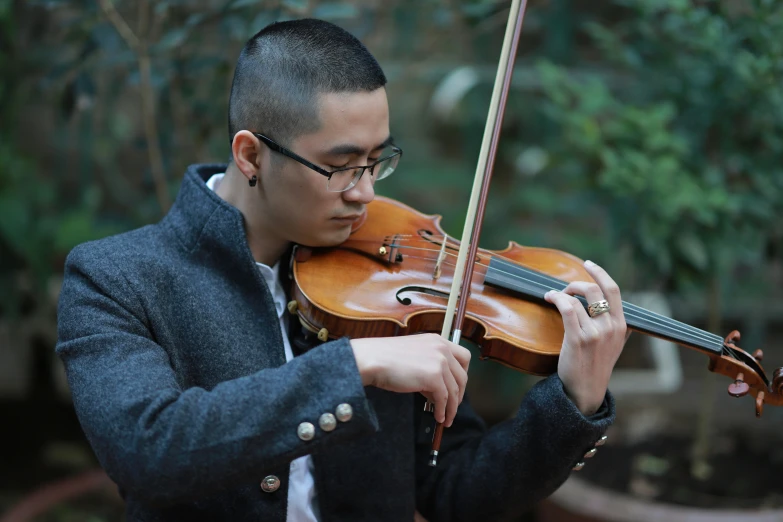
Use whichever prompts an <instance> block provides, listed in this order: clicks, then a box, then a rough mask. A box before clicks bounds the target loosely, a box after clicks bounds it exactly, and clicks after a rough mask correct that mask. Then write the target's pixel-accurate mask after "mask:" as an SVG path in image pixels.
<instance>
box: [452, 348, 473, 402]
mask: <svg viewBox="0 0 783 522" xmlns="http://www.w3.org/2000/svg"><path fill="white" fill-rule="evenodd" d="M449 364H450V365H451V375H452V376H453V377H454V380H455V381H456V382H457V386H458V387H459V391H458V394H457V404H458V405H459V404H461V403H462V399H463V397H465V386H466V385H467V384H468V372H467V369H466V368H464V367H463V366H462V364H460V362H459V361H458V360H457V358H456V357H452V358H451V360H450V361H449Z"/></svg>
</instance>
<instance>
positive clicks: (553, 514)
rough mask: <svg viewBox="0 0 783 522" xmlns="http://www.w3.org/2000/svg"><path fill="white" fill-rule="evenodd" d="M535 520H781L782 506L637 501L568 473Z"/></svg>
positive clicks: (596, 521)
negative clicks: (755, 507)
mask: <svg viewBox="0 0 783 522" xmlns="http://www.w3.org/2000/svg"><path fill="white" fill-rule="evenodd" d="M537 516H538V518H537V520H538V521H539V522H783V509H767V510H744V509H743V510H727V509H721V510H713V509H702V508H693V507H685V506H678V505H674V504H663V503H657V502H650V501H646V500H640V499H636V498H634V497H632V496H631V495H627V494H624V493H617V492H615V491H610V490H608V489H606V488H603V487H600V486H596V485H594V484H591V483H589V482H587V481H586V480H584V479H581V478H579V477H578V476H572V477H571V478H570V479H568V480H567V481H566V483H565V484H563V486H562V487H561V488H560V489H558V490H557V491H556V492H555V493H554V494H553V495H552V496H551V497H549V498H548V499H547V500H545V501H544V502H542V503H541V504H540V505H539V508H538V513H537Z"/></svg>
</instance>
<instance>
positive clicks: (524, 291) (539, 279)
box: [484, 256, 723, 356]
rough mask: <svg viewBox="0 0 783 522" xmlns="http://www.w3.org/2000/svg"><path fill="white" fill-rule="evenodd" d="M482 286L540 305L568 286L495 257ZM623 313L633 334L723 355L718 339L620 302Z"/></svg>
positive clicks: (580, 297) (565, 283) (697, 329)
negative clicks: (550, 292) (527, 299)
mask: <svg viewBox="0 0 783 522" xmlns="http://www.w3.org/2000/svg"><path fill="white" fill-rule="evenodd" d="M484 284H485V285H489V286H493V287H496V288H502V289H504V290H507V291H510V292H514V293H516V294H518V295H520V296H522V297H526V298H529V299H536V300H539V301H544V295H545V294H546V293H547V292H549V291H550V290H558V291H562V290H563V289H564V288H565V287H566V286H568V283H567V282H565V281H562V280H560V279H557V278H554V277H551V276H548V275H546V274H544V273H541V272H537V271H535V270H530V269H529V268H525V267H523V266H520V265H517V264H516V263H513V262H510V261H506V260H503V259H500V258H499V257H497V256H493V257H492V259H491V260H490V262H489V267H488V268H487V273H486V276H485V278H484ZM574 297H576V298H577V299H578V300H579V301H580V302H581V303H582V305H583V306H584V307H585V308H587V305H588V303H587V300H586V299H585V298H584V297H582V296H574ZM547 304H549V303H547ZM552 306H553V305H552ZM623 312H624V314H625V322H626V324H627V325H628V327H629V328H631V329H633V330H634V331H637V332H640V333H643V334H646V335H652V336H655V337H660V338H661V339H665V340H667V341H671V342H673V343H677V344H679V345H682V346H685V347H687V348H693V349H695V350H699V351H702V352H705V353H707V354H709V355H717V356H720V355H721V353H723V338H722V337H720V336H719V335H715V334H711V333H709V332H707V331H705V330H701V329H699V328H696V327H694V326H690V325H688V324H685V323H682V322H680V321H675V320H674V319H672V318H670V317H666V316H665V315H661V314H658V313H655V312H652V311H650V310H647V309H644V308H642V307H640V306H636V305H634V304H631V303H628V302H626V301H623Z"/></svg>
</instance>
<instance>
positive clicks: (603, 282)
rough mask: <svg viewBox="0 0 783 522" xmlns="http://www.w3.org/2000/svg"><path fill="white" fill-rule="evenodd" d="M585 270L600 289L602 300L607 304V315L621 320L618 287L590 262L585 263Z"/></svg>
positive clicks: (599, 268) (620, 299)
mask: <svg viewBox="0 0 783 522" xmlns="http://www.w3.org/2000/svg"><path fill="white" fill-rule="evenodd" d="M585 269H586V270H587V272H588V273H589V274H590V275H591V276H592V277H593V279H595V282H596V284H598V286H599V287H600V288H601V291H602V292H603V294H604V299H606V300H607V301H608V302H609V313H610V314H611V315H612V316H613V317H615V318H617V319H622V318H623V299H622V296H621V295H620V287H619V286H617V283H615V281H614V279H612V278H611V277H610V276H609V274H607V273H606V270H604V269H603V268H601V267H600V266H598V265H596V264H595V263H593V262H592V261H585Z"/></svg>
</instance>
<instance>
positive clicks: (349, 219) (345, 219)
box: [332, 214, 362, 223]
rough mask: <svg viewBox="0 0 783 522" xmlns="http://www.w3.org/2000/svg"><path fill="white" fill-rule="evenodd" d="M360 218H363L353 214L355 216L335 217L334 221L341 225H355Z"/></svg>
mask: <svg viewBox="0 0 783 522" xmlns="http://www.w3.org/2000/svg"><path fill="white" fill-rule="evenodd" d="M360 217H362V215H361V214H353V215H350V216H341V217H333V218H332V220H334V221H338V222H340V223H353V222H354V221H356V220H357V219H359V218H360Z"/></svg>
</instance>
